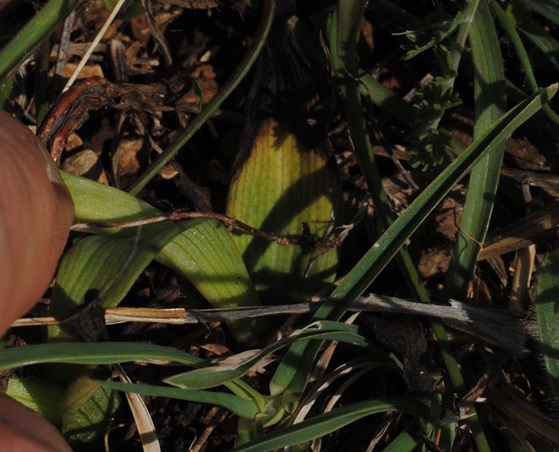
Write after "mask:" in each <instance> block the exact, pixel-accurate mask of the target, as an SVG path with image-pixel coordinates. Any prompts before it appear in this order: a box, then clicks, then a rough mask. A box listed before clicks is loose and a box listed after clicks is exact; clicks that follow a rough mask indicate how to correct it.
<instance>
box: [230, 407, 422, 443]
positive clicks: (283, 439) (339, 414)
mask: <svg viewBox="0 0 559 452" xmlns="http://www.w3.org/2000/svg"><path fill="white" fill-rule="evenodd" d="M387 411H400V412H405V413H415V411H416V403H415V399H414V398H412V397H386V398H381V397H379V398H377V399H373V400H367V401H363V402H356V403H352V404H350V405H347V406H344V407H342V408H338V409H336V410H333V411H330V412H329V413H325V414H321V415H318V416H315V417H313V418H311V419H308V420H305V421H303V422H301V423H299V424H296V425H292V426H290V427H286V428H284V429H281V430H277V431H275V432H271V433H268V434H267V435H266V436H263V437H262V438H260V439H257V440H255V441H252V442H250V443H247V444H243V445H242V446H240V447H237V448H235V449H234V451H235V452H262V451H267V450H274V449H279V448H282V447H288V446H292V445H295V444H300V443H304V442H306V441H311V440H313V439H315V438H320V437H322V436H325V435H327V434H329V433H332V432H334V431H336V430H339V429H341V428H342V427H345V426H346V425H348V424H351V423H352V422H355V421H357V420H359V419H362V418H364V417H366V416H370V415H372V414H377V413H385V412H387Z"/></svg>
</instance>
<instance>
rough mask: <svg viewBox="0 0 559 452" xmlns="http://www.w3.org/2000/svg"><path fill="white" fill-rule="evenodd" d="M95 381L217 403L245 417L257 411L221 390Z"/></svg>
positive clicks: (127, 389) (155, 394) (122, 388)
mask: <svg viewBox="0 0 559 452" xmlns="http://www.w3.org/2000/svg"><path fill="white" fill-rule="evenodd" d="M97 383H98V384H99V386H102V387H104V388H107V389H112V390H117V391H125V392H133V393H136V394H142V395H147V396H152V397H168V398H171V399H180V400H188V401H190V402H198V403H208V404H212V405H218V406H221V407H223V408H227V409H228V410H229V411H231V412H232V413H234V414H236V415H237V416H240V417H243V418H246V419H253V418H254V416H256V414H257V413H258V409H257V407H256V405H255V404H254V403H253V402H251V401H249V400H245V399H242V398H240V397H237V396H235V395H232V394H227V393H223V392H210V391H199V390H188V389H177V388H169V387H165V386H153V385H144V384H129V383H119V382H116V381H98V382H97Z"/></svg>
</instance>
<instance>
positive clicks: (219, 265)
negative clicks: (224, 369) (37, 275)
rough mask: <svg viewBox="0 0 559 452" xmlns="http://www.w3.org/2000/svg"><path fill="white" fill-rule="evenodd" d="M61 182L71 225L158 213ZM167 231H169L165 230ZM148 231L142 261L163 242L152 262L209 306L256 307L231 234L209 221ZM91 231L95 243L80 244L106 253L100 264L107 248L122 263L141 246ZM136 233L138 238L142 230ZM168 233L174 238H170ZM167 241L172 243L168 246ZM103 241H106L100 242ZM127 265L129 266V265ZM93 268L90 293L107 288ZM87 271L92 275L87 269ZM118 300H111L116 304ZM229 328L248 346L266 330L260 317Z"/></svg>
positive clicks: (123, 196) (107, 190) (114, 192)
mask: <svg viewBox="0 0 559 452" xmlns="http://www.w3.org/2000/svg"><path fill="white" fill-rule="evenodd" d="M63 178H64V181H65V182H66V185H67V187H68V189H69V190H70V194H71V195H72V199H73V200H74V204H75V206H76V212H75V219H76V221H82V222H114V221H131V220H138V219H141V218H147V217H153V216H157V215H160V214H161V212H160V211H159V210H157V209H156V208H154V207H152V206H150V205H149V204H147V203H146V202H144V201H141V200H140V199H138V198H136V197H135V196H132V195H130V194H128V193H126V192H123V191H121V190H118V189H116V188H112V187H107V186H105V185H101V184H98V183H96V182H93V181H90V180H88V179H85V178H82V177H78V176H73V175H70V174H67V173H63ZM159 228H161V230H160V229H159ZM167 228H169V229H168V230H167ZM177 228H178V229H177ZM147 230H148V231H153V232H154V234H153V236H152V237H151V238H150V237H145V240H146V241H145V242H141V249H142V253H143V254H144V258H143V259H144V261H145V260H147V256H148V254H151V255H153V254H154V253H153V251H155V248H161V246H160V245H161V244H164V242H165V241H166V244H164V246H163V247H162V249H158V250H157V252H156V253H155V259H156V260H158V261H160V262H161V263H163V264H164V265H166V266H168V267H169V268H171V269H172V270H174V271H176V272H177V273H178V274H179V275H181V276H183V277H185V278H187V279H188V280H190V281H191V282H192V284H194V286H195V287H196V288H197V289H198V290H199V291H200V293H201V294H202V295H204V297H205V298H206V299H207V300H208V301H209V302H210V303H211V304H212V305H213V306H214V307H216V308H225V307H229V308H230V307H242V306H258V305H259V304H260V301H259V298H258V296H257V294H256V291H255V290H254V287H253V285H252V282H251V280H250V277H249V275H248V273H247V270H246V267H245V264H244V262H243V260H242V258H241V256H240V254H239V251H238V250H237V248H236V246H235V244H234V242H233V239H232V238H231V235H230V234H229V232H227V230H226V228H225V227H224V226H223V225H222V224H221V223H218V222H217V221H214V220H190V221H187V222H184V223H181V224H179V225H171V226H168V225H166V226H161V225H159V226H158V228H156V229H155V230H152V229H149V228H148V229H147ZM177 230H178V231H179V232H180V234H178V235H176V234H175V232H173V231H177ZM181 231H182V232H181ZM92 232H95V233H97V234H101V235H100V236H99V237H98V238H91V239H89V238H88V239H89V240H90V242H88V244H86V245H87V247H86V246H85V245H84V246H83V247H84V248H86V249H87V248H89V251H91V249H92V248H93V246H94V245H95V246H98V247H99V249H103V250H105V254H104V256H105V259H109V262H108V264H107V265H111V262H110V259H111V258H110V254H111V253H110V247H111V246H115V247H117V248H118V250H120V253H121V257H122V258H123V259H124V256H125V254H126V252H128V253H132V252H133V250H134V249H136V250H139V248H138V246H139V243H140V242H137V240H138V238H137V237H136V236H135V235H134V234H135V233H134V232H133V231H128V232H126V233H125V232H124V231H123V232H119V229H118V228H115V229H108V230H107V229H103V230H101V229H97V230H93V231H92ZM115 234H117V237H118V239H117V241H113V242H111V241H110V238H111V236H114V235H115ZM118 234H123V235H118ZM126 234H127V235H126ZM139 234H142V231H140V232H139ZM150 234H151V232H150ZM173 234H175V236H174V238H173ZM141 237H144V235H141V236H140V238H141ZM171 238H172V240H170V241H169V239H171ZM104 239H109V240H108V241H107V242H105V241H104ZM150 242H151V243H150ZM110 243H112V245H110ZM116 251H117V249H115V251H114V252H115V253H116ZM86 258H87V256H86V257H84V258H83V259H84V262H82V263H81V264H79V265H80V267H81V268H86V267H85V259H86ZM65 259H66V258H65ZM129 264H131V265H132V263H129ZM98 265H99V267H98V269H97V270H96V271H97V272H98V273H99V277H100V279H99V281H93V280H91V281H90V283H89V286H90V287H89V288H90V289H91V288H97V289H99V290H102V289H103V288H104V287H106V286H104V284H105V285H106V284H107V283H109V282H111V280H110V278H105V277H103V275H102V274H103V273H105V272H106V269H104V267H105V263H103V261H102V259H99V260H98ZM142 265H144V263H142V262H138V263H133V265H132V267H134V268H135V269H136V273H137V270H138V269H139V267H141V266H142ZM146 265H147V264H146ZM68 271H69V272H73V273H76V272H77V270H74V269H73V267H72V268H69V269H68ZM88 271H93V270H91V269H88ZM119 271H120V270H119ZM132 271H133V269H132V268H131V269H129V270H126V269H122V273H123V275H122V278H124V279H126V278H125V277H126V275H127V274H130V276H129V277H128V280H124V281H122V282H121V284H122V288H121V289H120V290H119V291H118V294H117V289H118V287H117V286H116V284H115V287H114V289H112V290H113V292H114V293H115V294H117V295H118V297H120V296H123V295H124V294H125V290H124V286H126V285H127V284H130V283H133V281H132V276H131V274H132ZM140 272H141V270H140ZM86 276H87V275H86ZM122 278H121V279H122ZM134 279H135V278H134ZM70 284H79V285H80V286H81V284H82V283H80V282H70ZM86 291H87V290H85V291H84V289H83V288H82V289H79V292H80V293H78V294H77V295H73V297H74V298H78V299H79V297H83V294H84V293H85V292H86ZM118 297H115V298H114V299H115V300H116V299H117V298H118ZM119 301H120V300H119ZM228 326H229V328H230V329H231V332H232V334H233V335H234V336H235V338H236V339H237V340H238V341H239V342H242V343H244V344H247V345H250V344H252V343H253V342H254V341H256V340H257V339H258V337H260V336H261V335H262V334H264V333H266V332H267V331H268V329H267V328H268V326H267V320H266V319H264V318H261V319H242V320H238V321H232V322H229V323H228Z"/></svg>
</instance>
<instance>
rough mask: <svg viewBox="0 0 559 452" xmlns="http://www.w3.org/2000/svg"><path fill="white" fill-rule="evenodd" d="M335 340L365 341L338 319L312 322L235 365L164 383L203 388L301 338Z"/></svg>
mask: <svg viewBox="0 0 559 452" xmlns="http://www.w3.org/2000/svg"><path fill="white" fill-rule="evenodd" d="M310 339H315V340H320V341H328V340H330V341H338V342H345V343H349V344H352V345H356V346H358V347H367V346H368V345H369V342H368V341H367V340H366V339H365V338H364V337H363V336H360V335H359V334H357V327H356V326H354V325H347V324H345V323H340V322H328V321H322V322H314V323H312V324H311V325H309V326H307V327H306V328H305V329H303V330H300V331H297V332H296V333H294V334H292V335H290V336H287V337H285V338H283V339H282V340H280V341H277V342H274V343H272V344H271V345H268V346H267V347H265V348H263V349H262V350H260V351H259V352H258V353H256V354H254V355H253V356H251V357H250V358H249V359H247V360H245V361H242V362H241V363H239V364H236V365H228V366H219V365H218V366H213V367H204V368H202V369H197V370H192V371H189V372H185V373H182V374H178V375H174V376H172V377H168V378H166V379H165V380H164V381H165V383H168V384H171V385H174V386H179V387H181V388H187V389H207V388H212V387H215V386H219V385H222V384H224V383H226V382H228V381H232V380H234V379H236V378H240V377H242V376H243V375H244V374H245V373H247V372H248V371H249V370H250V369H251V368H253V367H254V366H255V365H257V364H258V363H259V362H260V361H261V360H263V359H265V358H266V357H268V356H271V355H272V354H273V353H275V352H276V351H278V350H280V349H281V348H283V347H287V346H288V345H291V344H293V343H294V342H297V341H302V340H310Z"/></svg>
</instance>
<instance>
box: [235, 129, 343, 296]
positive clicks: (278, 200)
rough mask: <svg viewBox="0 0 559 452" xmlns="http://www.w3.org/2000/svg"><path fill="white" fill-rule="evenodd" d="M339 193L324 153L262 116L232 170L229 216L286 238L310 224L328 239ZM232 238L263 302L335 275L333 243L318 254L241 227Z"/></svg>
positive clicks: (308, 290)
mask: <svg viewBox="0 0 559 452" xmlns="http://www.w3.org/2000/svg"><path fill="white" fill-rule="evenodd" d="M339 198H340V188H339V181H338V177H337V174H336V170H335V169H333V168H332V167H331V166H330V165H329V164H328V162H327V160H326V158H325V157H324V156H323V155H322V154H320V153H319V152H317V151H316V150H314V149H307V148H306V147H305V146H304V145H303V144H302V143H301V142H299V140H298V139H297V138H296V136H295V135H293V134H291V133H289V132H287V131H286V130H285V129H282V128H280V126H279V125H278V124H277V123H276V122H275V121H274V120H267V121H265V122H264V123H263V124H262V125H261V127H260V128H259V131H258V133H257V135H256V138H255V139H254V144H253V147H252V149H251V151H250V155H249V156H248V158H247V160H246V161H245V162H244V163H243V164H242V166H241V169H240V170H239V171H238V173H237V174H235V175H234V177H233V180H232V183H231V186H230V192H229V199H228V203H227V215H229V216H232V217H235V218H237V219H238V220H240V221H242V222H245V223H247V224H250V225H251V226H254V227H257V228H259V229H261V230H263V231H266V232H272V233H275V234H277V235H281V236H286V237H290V238H302V237H304V236H305V234H306V233H305V227H306V226H305V225H308V232H310V235H311V237H308V238H314V239H318V240H325V239H326V238H327V237H328V236H329V234H330V233H331V232H332V229H333V227H334V225H335V224H336V220H337V219H338V212H337V210H338V209H337V207H338V200H339ZM233 237H234V240H235V243H236V244H237V247H238V249H239V251H240V252H241V253H242V255H243V259H244V261H245V263H246V265H247V268H248V270H249V273H250V274H251V276H252V280H253V282H254V284H255V286H256V289H257V291H259V293H260V295H261V299H262V300H263V302H265V303H285V302H286V301H289V300H294V299H296V298H300V297H306V296H310V295H312V294H313V293H314V292H316V291H317V290H318V289H320V288H321V287H323V285H324V283H326V282H330V281H332V279H333V278H334V276H335V274H336V266H337V261H338V256H337V252H336V251H335V250H334V251H330V252H329V253H326V254H323V255H321V256H319V253H320V252H319V251H313V252H311V253H306V254H305V253H304V252H303V251H302V250H301V248H298V247H294V246H288V247H281V246H279V245H277V244H275V243H270V242H267V241H265V240H262V239H261V238H255V237H253V236H251V235H248V234H244V233H235V234H234V235H233ZM315 258H316V259H315Z"/></svg>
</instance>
